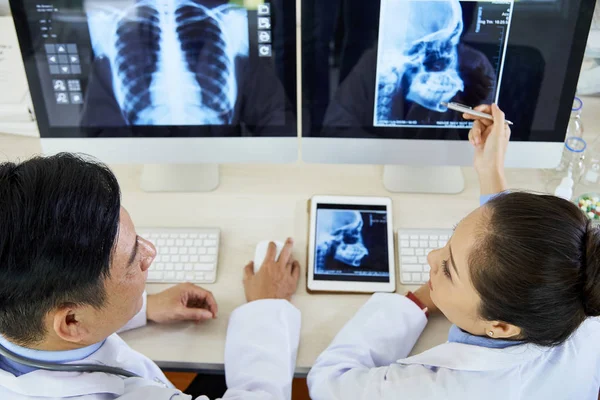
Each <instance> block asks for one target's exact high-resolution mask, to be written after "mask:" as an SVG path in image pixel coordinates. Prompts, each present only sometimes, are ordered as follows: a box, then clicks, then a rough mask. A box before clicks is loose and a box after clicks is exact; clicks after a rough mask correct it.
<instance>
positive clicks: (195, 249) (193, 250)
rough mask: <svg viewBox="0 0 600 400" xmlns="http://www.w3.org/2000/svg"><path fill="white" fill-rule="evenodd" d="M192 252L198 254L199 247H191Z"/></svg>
mask: <svg viewBox="0 0 600 400" xmlns="http://www.w3.org/2000/svg"><path fill="white" fill-rule="evenodd" d="M189 253H190V254H198V248H197V247H190V251H189Z"/></svg>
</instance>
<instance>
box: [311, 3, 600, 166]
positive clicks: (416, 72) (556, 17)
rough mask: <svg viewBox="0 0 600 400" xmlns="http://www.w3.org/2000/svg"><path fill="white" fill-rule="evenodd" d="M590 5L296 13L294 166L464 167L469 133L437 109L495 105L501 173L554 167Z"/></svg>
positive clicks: (336, 7)
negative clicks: (501, 129) (502, 119)
mask: <svg viewBox="0 0 600 400" xmlns="http://www.w3.org/2000/svg"><path fill="white" fill-rule="evenodd" d="M594 3H595V0H573V1H567V0H547V1H545V0H538V1H534V0H523V1H518V2H515V1H512V0H495V1H486V0H478V1H471V0H376V1H369V2H366V1H361V0H335V1H331V2H315V1H308V0H305V1H303V5H302V21H303V38H302V46H303V50H302V58H303V60H302V64H303V66H302V70H303V116H302V119H303V124H304V125H303V126H304V128H303V158H304V160H305V161H309V162H333V163H370V164H405V165H466V164H470V163H471V162H472V149H471V147H470V146H469V144H468V142H467V137H468V131H469V128H470V126H471V124H470V123H469V122H467V121H465V120H463V118H462V115H461V114H459V113H456V112H455V111H452V110H449V109H448V108H447V107H445V106H444V105H443V104H442V103H445V102H457V103H461V104H464V105H467V106H477V105H479V104H489V103H492V102H497V103H498V104H499V105H500V107H501V108H502V109H503V110H504V111H505V113H506V115H507V118H508V119H510V120H512V121H513V122H514V126H513V127H512V128H513V130H512V132H513V133H512V138H511V144H510V146H511V149H510V151H509V152H508V159H507V165H508V166H515V167H553V166H555V165H556V164H557V163H558V159H559V157H560V152H561V149H562V143H563V141H564V137H565V130H566V127H567V123H568V118H569V114H570V110H571V105H572V101H573V97H574V95H575V90H576V84H577V78H578V76H579V70H580V66H581V62H582V59H583V53H584V49H585V43H586V38H587V34H588V32H589V27H590V22H591V16H592V13H593V9H594Z"/></svg>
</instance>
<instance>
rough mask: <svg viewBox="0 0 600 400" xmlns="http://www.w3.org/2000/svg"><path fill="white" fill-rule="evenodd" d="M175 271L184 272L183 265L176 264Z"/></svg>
mask: <svg viewBox="0 0 600 400" xmlns="http://www.w3.org/2000/svg"><path fill="white" fill-rule="evenodd" d="M175 271H183V264H182V263H177V264H175Z"/></svg>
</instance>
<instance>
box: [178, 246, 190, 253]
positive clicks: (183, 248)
mask: <svg viewBox="0 0 600 400" xmlns="http://www.w3.org/2000/svg"><path fill="white" fill-rule="evenodd" d="M187 253H188V248H187V247H181V248H180V249H179V254H187Z"/></svg>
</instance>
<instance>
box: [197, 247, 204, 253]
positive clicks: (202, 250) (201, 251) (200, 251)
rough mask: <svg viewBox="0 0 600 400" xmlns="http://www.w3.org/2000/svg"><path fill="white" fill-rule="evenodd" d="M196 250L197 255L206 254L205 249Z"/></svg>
mask: <svg viewBox="0 0 600 400" xmlns="http://www.w3.org/2000/svg"><path fill="white" fill-rule="evenodd" d="M197 250H198V254H206V248H205V247H199V248H198V249H197Z"/></svg>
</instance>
